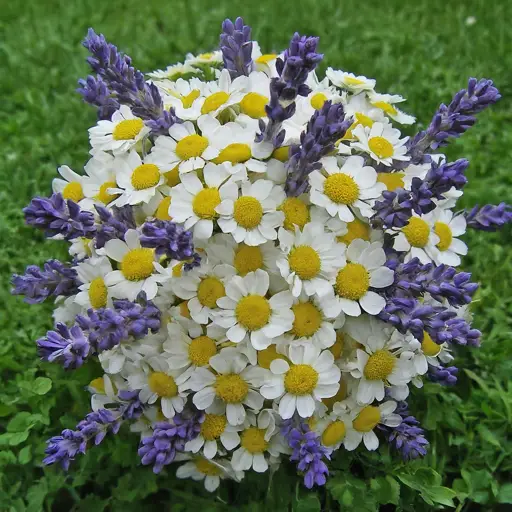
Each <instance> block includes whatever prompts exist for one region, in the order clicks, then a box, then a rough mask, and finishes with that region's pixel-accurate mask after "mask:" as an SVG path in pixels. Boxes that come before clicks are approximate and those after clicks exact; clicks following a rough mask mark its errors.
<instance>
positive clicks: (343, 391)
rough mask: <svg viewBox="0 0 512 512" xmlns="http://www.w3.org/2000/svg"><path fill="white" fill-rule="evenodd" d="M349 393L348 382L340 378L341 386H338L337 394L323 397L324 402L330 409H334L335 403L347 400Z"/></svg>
mask: <svg viewBox="0 0 512 512" xmlns="http://www.w3.org/2000/svg"><path fill="white" fill-rule="evenodd" d="M347 395H348V393H347V383H346V382H345V381H344V380H343V379H340V387H339V388H338V391H337V392H336V394H335V395H334V396H331V397H329V398H322V402H323V404H324V405H325V406H326V407H327V408H328V409H329V410H332V407H333V405H334V404H335V403H337V402H341V401H343V400H345V398H347Z"/></svg>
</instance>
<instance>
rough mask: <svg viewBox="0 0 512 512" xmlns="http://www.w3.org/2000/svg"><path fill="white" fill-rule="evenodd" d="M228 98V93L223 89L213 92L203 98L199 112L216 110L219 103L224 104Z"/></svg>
mask: <svg viewBox="0 0 512 512" xmlns="http://www.w3.org/2000/svg"><path fill="white" fill-rule="evenodd" d="M228 100H229V94H228V93H227V92H224V91H220V92H215V93H213V94H212V95H210V96H208V98H206V99H205V100H204V103H203V106H202V107H201V114H208V113H209V112H213V111H214V110H217V109H218V108H219V107H220V106H221V105H224V103H226V101H228Z"/></svg>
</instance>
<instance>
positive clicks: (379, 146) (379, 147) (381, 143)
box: [368, 137, 394, 158]
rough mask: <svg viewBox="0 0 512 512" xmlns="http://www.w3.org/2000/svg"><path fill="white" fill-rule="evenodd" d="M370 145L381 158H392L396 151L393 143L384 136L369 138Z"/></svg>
mask: <svg viewBox="0 0 512 512" xmlns="http://www.w3.org/2000/svg"><path fill="white" fill-rule="evenodd" d="M368 147H369V148H370V151H372V153H375V154H376V155H377V156H378V157H379V158H390V157H392V156H393V153H394V149H393V144H391V142H389V140H387V139H385V138H384V137H372V138H371V139H369V140H368Z"/></svg>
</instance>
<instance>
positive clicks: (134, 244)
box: [105, 229, 164, 301]
mask: <svg viewBox="0 0 512 512" xmlns="http://www.w3.org/2000/svg"><path fill="white" fill-rule="evenodd" d="M105 254H106V255H107V256H108V257H109V258H110V259H111V260H114V261H117V262H118V268H119V270H113V271H112V272H109V273H108V274H107V275H106V276H105V284H106V285H107V287H108V288H109V293H111V294H112V296H113V297H116V298H118V299H128V300H132V301H133V300H135V298H136V297H137V295H138V294H139V293H140V292H141V291H143V292H145V293H146V296H147V298H148V299H152V298H153V297H155V295H156V294H157V291H158V285H157V283H159V282H161V281H162V280H163V279H164V278H163V276H162V275H160V276H159V275H158V274H157V273H156V272H155V267H154V261H155V254H154V251H153V249H147V248H145V247H141V245H140V241H139V234H138V233H137V231H136V230H134V229H129V230H128V231H127V232H126V233H125V239H124V241H123V240H120V239H118V238H113V239H112V240H109V241H108V242H107V243H106V244H105Z"/></svg>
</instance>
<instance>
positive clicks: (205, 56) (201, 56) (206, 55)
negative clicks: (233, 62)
mask: <svg viewBox="0 0 512 512" xmlns="http://www.w3.org/2000/svg"><path fill="white" fill-rule="evenodd" d="M212 57H213V53H211V52H207V53H200V54H199V55H198V56H197V58H198V59H201V60H210V59H211V58H212Z"/></svg>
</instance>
